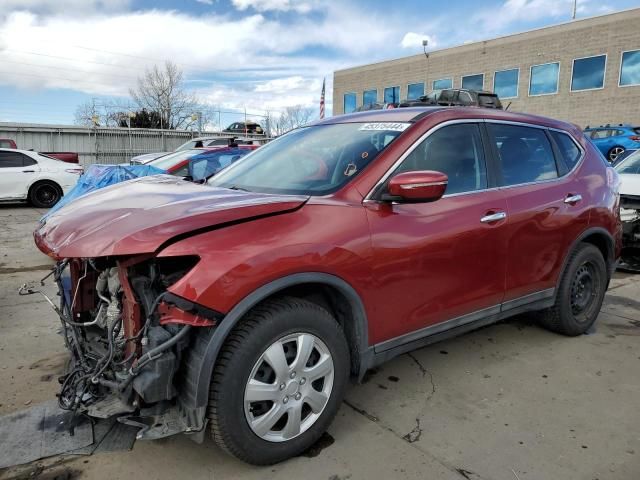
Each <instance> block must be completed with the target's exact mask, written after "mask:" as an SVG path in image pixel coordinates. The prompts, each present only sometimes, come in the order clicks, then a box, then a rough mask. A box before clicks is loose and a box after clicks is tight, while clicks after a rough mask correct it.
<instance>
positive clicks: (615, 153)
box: [607, 145, 625, 163]
mask: <svg viewBox="0 0 640 480" xmlns="http://www.w3.org/2000/svg"><path fill="white" fill-rule="evenodd" d="M624 151H625V149H624V147H621V146H619V145H617V146H615V147H613V148H612V149H611V150H609V152H608V153H607V159H608V160H609V162H611V163H614V162H615V161H616V160H617V159H618V157H619V156H620V155H622V154H623V153H624Z"/></svg>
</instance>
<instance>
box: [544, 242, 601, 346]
mask: <svg viewBox="0 0 640 480" xmlns="http://www.w3.org/2000/svg"><path fill="white" fill-rule="evenodd" d="M607 285H608V279H607V267H606V264H605V261H604V258H603V256H602V253H601V252H600V250H598V249H597V248H596V247H595V246H594V245H591V244H588V243H581V244H580V245H579V246H578V247H577V248H576V249H575V250H574V251H573V252H572V253H571V256H570V257H569V261H568V263H567V267H566V269H565V271H564V273H563V275H562V279H561V281H560V286H559V288H558V291H557V293H556V303H555V305H554V306H553V307H551V308H549V309H547V310H544V311H542V312H540V313H539V317H538V318H539V320H540V323H541V324H542V325H543V326H544V327H545V328H547V329H549V330H551V331H553V332H556V333H561V334H563V335H568V336H577V335H582V334H583V333H585V332H587V331H588V330H589V329H590V328H591V326H592V325H593V323H594V322H595V321H596V318H598V314H599V313H600V307H601V306H602V301H603V300H604V295H605V293H606V290H607Z"/></svg>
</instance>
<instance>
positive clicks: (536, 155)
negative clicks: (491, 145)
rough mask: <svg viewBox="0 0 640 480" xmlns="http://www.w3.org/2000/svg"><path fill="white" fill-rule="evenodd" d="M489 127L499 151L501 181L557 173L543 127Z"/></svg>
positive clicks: (534, 179)
mask: <svg viewBox="0 0 640 480" xmlns="http://www.w3.org/2000/svg"><path fill="white" fill-rule="evenodd" d="M488 127H489V132H490V134H491V136H492V137H493V139H494V141H495V143H496V147H497V148H498V152H499V154H500V163H501V170H502V178H503V185H505V186H508V185H519V184H522V183H531V182H540V181H543V180H550V179H553V178H557V177H558V170H557V167H556V161H555V157H554V155H553V150H552V148H551V144H550V143H549V139H548V138H547V136H546V134H545V131H544V130H543V129H541V128H534V127H521V126H515V125H503V124H489V125H488Z"/></svg>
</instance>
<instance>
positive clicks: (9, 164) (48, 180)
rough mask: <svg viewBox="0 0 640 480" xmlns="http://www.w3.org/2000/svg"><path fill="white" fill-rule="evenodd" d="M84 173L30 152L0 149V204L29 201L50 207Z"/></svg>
mask: <svg viewBox="0 0 640 480" xmlns="http://www.w3.org/2000/svg"><path fill="white" fill-rule="evenodd" d="M82 172H83V169H82V167H81V166H79V165H76V164H73V163H65V162H63V161H61V160H57V159H55V158H52V157H47V156H45V155H42V154H40V153H38V152H32V151H30V150H15V149H10V148H0V202H13V201H29V202H31V203H32V204H33V205H34V206H35V207H38V208H49V207H53V206H54V205H55V204H56V203H57V202H58V200H60V198H62V196H63V195H64V194H65V193H67V192H68V191H69V190H71V189H72V188H73V187H74V186H75V184H76V182H77V181H78V178H79V177H80V175H82Z"/></svg>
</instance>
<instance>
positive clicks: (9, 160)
mask: <svg viewBox="0 0 640 480" xmlns="http://www.w3.org/2000/svg"><path fill="white" fill-rule="evenodd" d="M24 159H25V156H24V155H23V154H22V153H18V152H0V168H15V167H24V166H25V164H26V165H35V164H36V163H37V162H35V161H33V163H28V162H26V163H25V161H24Z"/></svg>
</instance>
